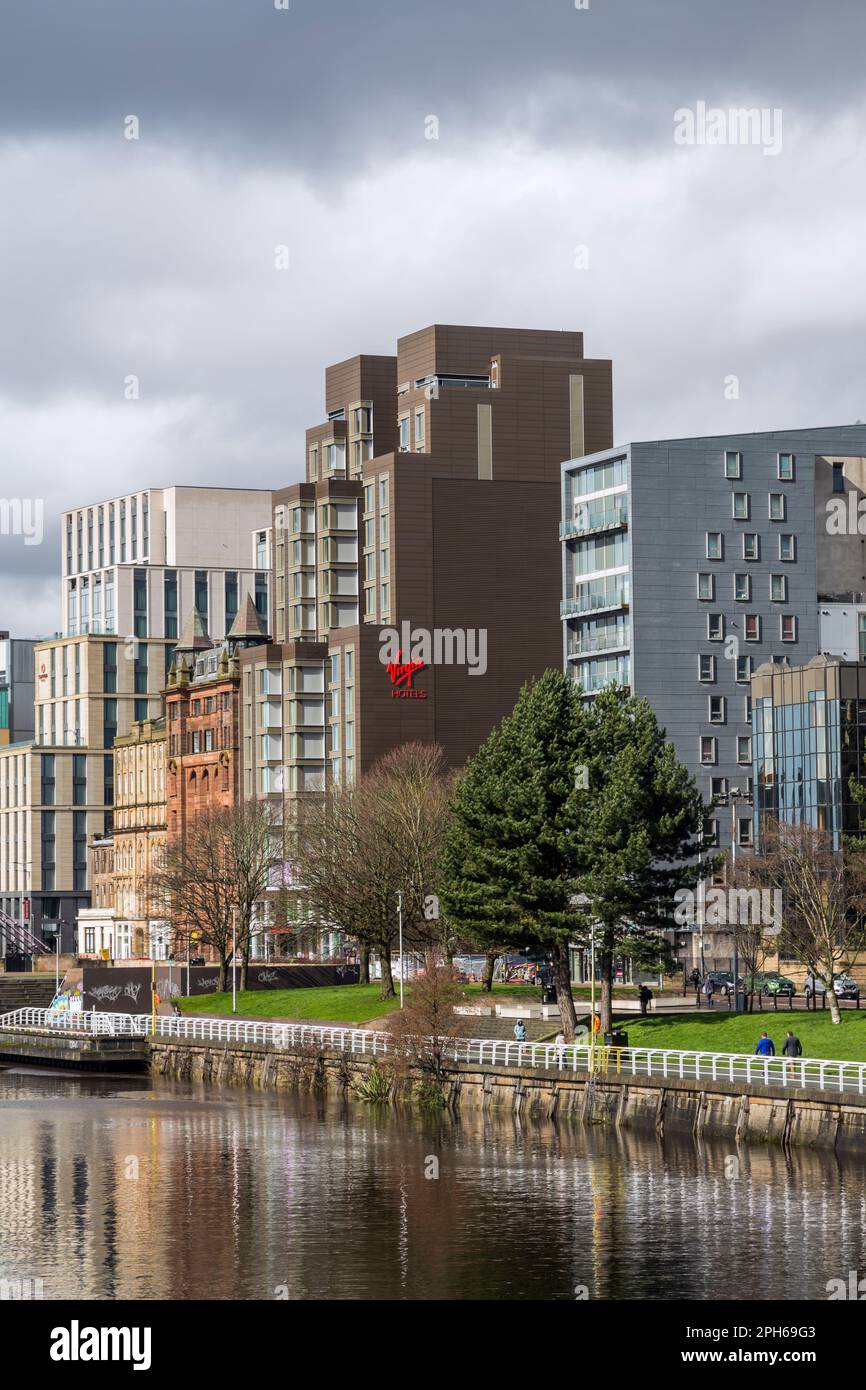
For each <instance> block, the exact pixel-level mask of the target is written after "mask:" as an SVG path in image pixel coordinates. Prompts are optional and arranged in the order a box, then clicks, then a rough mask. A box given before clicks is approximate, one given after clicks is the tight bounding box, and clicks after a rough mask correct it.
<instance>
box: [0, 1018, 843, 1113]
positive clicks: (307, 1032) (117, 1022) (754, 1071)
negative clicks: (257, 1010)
mask: <svg viewBox="0 0 866 1390" xmlns="http://www.w3.org/2000/svg"><path fill="white" fill-rule="evenodd" d="M0 1028H41V1029H45V1028H49V1029H52V1030H53V1029H58V1030H63V1031H69V1032H86V1033H92V1034H102V1035H105V1036H108V1037H122V1036H131V1037H137V1038H146V1037H149V1036H152V1035H155V1036H157V1037H160V1038H185V1039H188V1040H190V1041H192V1042H213V1043H223V1044H228V1043H259V1044H264V1045H266V1046H269V1047H276V1048H295V1047H316V1048H321V1049H325V1050H327V1051H332V1052H341V1053H349V1054H356V1055H359V1056H362V1057H363V1056H367V1057H384V1056H387V1055H389V1054H391V1055H393V1054H394V1053H395V1052H397V1051H398V1050H399V1048H400V1043H399V1042H398V1041H397V1040H396V1039H395V1038H394V1037H393V1036H392V1035H391V1034H390V1033H378V1032H373V1031H372V1030H370V1029H366V1028H321V1027H318V1026H316V1025H312V1024H310V1025H307V1024H300V1023H269V1022H261V1023H259V1022H254V1021H252V1020H249V1019H233V1018H206V1017H184V1016H180V1017H178V1016H176V1015H168V1016H163V1015H158V1016H157V1017H156V1019H154V1018H152V1016H151V1015H150V1014H113V1013H98V1012H95V1011H94V1012H90V1013H81V1014H52V1013H51V1012H50V1011H49V1010H48V1009H33V1008H27V1009H16V1010H14V1012H12V1013H8V1014H3V1015H2V1016H0ZM446 1054H447V1056H449V1057H450V1058H451V1059H452V1060H454V1061H457V1062H466V1063H469V1064H470V1065H475V1066H506V1067H531V1068H538V1069H539V1070H546V1071H572V1072H592V1073H594V1074H597V1075H600V1076H604V1075H614V1074H617V1075H626V1076H635V1077H640V1076H652V1077H661V1078H665V1077H669V1078H678V1079H680V1080H683V1081H727V1082H733V1083H737V1082H745V1083H747V1084H749V1083H758V1084H762V1085H766V1086H781V1087H784V1088H803V1089H807V1090H815V1091H830V1092H835V1093H839V1092H848V1093H852V1092H853V1093H857V1094H859V1095H863V1094H866V1063H862V1062H842V1061H829V1060H823V1059H821V1058H817V1057H796V1058H788V1057H759V1056H753V1055H751V1054H749V1053H737V1052H688V1051H683V1050H680V1049H677V1048H664V1047H601V1046H597V1047H595V1048H592V1047H590V1046H589V1044H586V1043H579V1044H578V1043H571V1044H569V1043H539V1042H522V1043H521V1042H513V1041H511V1040H506V1039H500V1038H456V1039H451V1040H449V1041H448V1042H447V1044H446Z"/></svg>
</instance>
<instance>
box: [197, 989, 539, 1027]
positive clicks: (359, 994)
mask: <svg viewBox="0 0 866 1390" xmlns="http://www.w3.org/2000/svg"><path fill="white" fill-rule="evenodd" d="M407 988H408V989H411V986H407ZM464 993H465V995H466V999H467V1002H468V1001H474V1000H475V999H479V998H480V997H481V986H480V985H467V986H466V987H465V990H464ZM494 993H495V995H496V1000H497V1003H505V1002H506V1001H507V1000H509V999H514V1000H516V1001H519V1000H521V999H523V1000H526V999H527V998H529V999H534V1000H536V1001H537V1000H538V998H539V991H538V989H537V988H536V987H532V986H526V985H523V986H521V985H494ZM177 1002H178V1004H179V1005H180V1007H181V1010H182V1011H183V1013H185V1014H214V1015H223V1014H230V1013H231V1011H232V996H231V992H230V991H229V992H228V993H227V994H197V995H195V996H194V997H193V998H189V997H187V998H184V999H179V1000H178V1001H177ZM398 1004H399V1000H397V999H383V998H382V997H381V986H380V985H378V984H374V985H336V986H333V987H330V988H328V987H324V988H321V989H255V990H240V991H239V992H238V1013H239V1014H243V1015H246V1016H247V1017H251V1018H296V1019H309V1021H310V1022H311V1023H315V1022H317V1021H320V1020H321V1021H326V1022H328V1023H369V1021H370V1019H371V1018H384V1017H385V1015H386V1014H389V1013H390V1012H391V1011H392V1009H396V1008H397V1007H398Z"/></svg>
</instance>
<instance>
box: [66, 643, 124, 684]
mask: <svg viewBox="0 0 866 1390" xmlns="http://www.w3.org/2000/svg"><path fill="white" fill-rule="evenodd" d="M76 655H77V653H76ZM75 689H76V694H77V693H78V686H77V685H76V688H75ZM102 689H103V690H104V692H105V694H106V695H113V694H114V693H115V692H116V690H117V643H116V642H104V643H103V644H102Z"/></svg>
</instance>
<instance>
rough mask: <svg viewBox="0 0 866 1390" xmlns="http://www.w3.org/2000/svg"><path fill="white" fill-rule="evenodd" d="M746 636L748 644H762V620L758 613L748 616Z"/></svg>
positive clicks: (748, 614)
mask: <svg viewBox="0 0 866 1390" xmlns="http://www.w3.org/2000/svg"><path fill="white" fill-rule="evenodd" d="M745 635H746V641H747V642H760V640H761V619H760V618H759V616H758V614H757V613H747V614H746V621H745Z"/></svg>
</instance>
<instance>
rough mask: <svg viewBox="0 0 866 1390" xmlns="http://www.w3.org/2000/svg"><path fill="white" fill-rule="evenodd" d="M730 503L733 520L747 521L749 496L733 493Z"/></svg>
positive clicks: (743, 493)
mask: <svg viewBox="0 0 866 1390" xmlns="http://www.w3.org/2000/svg"><path fill="white" fill-rule="evenodd" d="M731 502H732V514H733V517H734V520H735V521H748V519H749V514H750V507H751V503H750V498H749V494H748V493H747V492H733V493H732V494H731Z"/></svg>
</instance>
